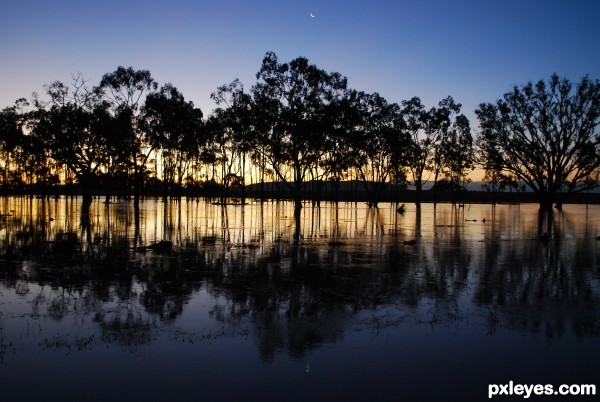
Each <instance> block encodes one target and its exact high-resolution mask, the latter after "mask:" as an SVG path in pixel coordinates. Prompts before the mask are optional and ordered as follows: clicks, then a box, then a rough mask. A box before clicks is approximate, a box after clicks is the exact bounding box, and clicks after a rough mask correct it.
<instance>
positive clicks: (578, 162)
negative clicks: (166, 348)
mask: <svg viewBox="0 0 600 402" xmlns="http://www.w3.org/2000/svg"><path fill="white" fill-rule="evenodd" d="M256 78H257V82H256V83H255V84H254V85H253V86H252V87H251V88H250V90H246V89H245V88H244V86H243V85H242V83H241V82H240V81H238V80H234V81H233V82H231V83H230V84H228V85H223V86H220V87H218V88H217V90H216V91H215V92H214V93H213V94H212V96H211V97H212V99H213V100H214V101H215V102H216V103H217V105H218V108H217V109H216V110H214V112H213V113H212V114H211V115H210V116H208V118H205V117H204V115H203V113H202V111H201V110H200V109H198V108H196V107H195V106H194V104H193V103H192V102H190V101H186V100H185V98H184V96H183V94H182V93H181V92H180V91H179V90H178V89H177V88H175V87H174V86H173V85H171V84H165V85H162V86H159V84H158V83H157V82H156V81H155V80H154V78H153V77H152V76H151V74H150V72H149V71H147V70H134V69H133V68H131V67H130V68H124V67H119V68H117V69H116V70H115V71H114V72H112V73H108V74H105V75H104V76H103V77H102V79H101V81H100V82H99V83H98V84H97V85H96V86H92V87H90V86H88V82H87V81H86V80H84V78H83V76H81V75H79V76H76V77H74V79H73V82H72V83H71V84H64V83H62V82H53V83H51V84H49V85H47V86H46V87H45V90H46V95H47V96H46V97H40V96H37V95H34V96H33V98H32V100H31V101H27V100H25V99H19V100H17V101H16V103H15V104H14V105H13V106H11V107H7V108H5V109H3V110H2V111H1V113H0V168H1V170H2V173H1V174H0V183H1V185H2V189H3V190H4V192H5V193H7V194H11V193H17V192H21V193H23V192H26V193H27V192H28V193H31V194H53V193H60V192H63V193H78V194H81V195H83V196H84V199H86V200H89V199H90V197H91V196H92V195H101V194H102V195H106V197H107V199H109V198H110V197H111V196H126V197H129V196H133V197H134V199H135V200H138V198H139V197H140V196H142V195H144V194H150V193H151V194H153V195H157V194H162V195H164V196H181V195H184V194H188V195H191V194H194V195H198V194H201V195H211V196H220V197H223V200H222V201H221V202H225V197H227V196H229V195H231V194H232V193H235V195H236V196H239V197H241V198H242V199H243V198H245V196H246V189H247V188H248V185H252V188H253V189H255V190H256V189H257V188H258V189H259V191H258V196H261V197H264V196H265V185H266V183H268V182H278V183H281V185H282V186H283V187H284V188H285V191H286V196H287V197H289V198H290V199H293V200H294V201H295V203H296V207H297V208H299V207H300V206H301V201H302V199H303V198H306V197H307V192H310V194H311V195H310V196H311V198H316V199H318V198H319V193H320V191H321V190H322V189H323V188H324V186H325V184H328V185H329V187H330V190H329V191H330V192H332V193H336V191H337V190H336V189H338V188H339V186H340V185H341V183H344V182H348V181H350V182H358V183H361V186H362V188H363V191H364V193H363V194H364V195H363V198H364V200H365V201H366V202H368V203H369V205H370V206H375V205H377V203H378V202H379V201H380V200H381V199H382V194H386V193H389V192H390V191H397V190H398V189H402V188H404V187H406V185H407V184H408V183H411V184H413V185H414V187H415V197H414V199H415V201H416V202H417V203H419V202H420V201H421V200H422V191H423V186H424V184H425V183H426V182H427V181H429V180H431V181H432V182H433V183H434V186H433V192H434V195H433V200H434V201H435V200H436V199H437V198H436V195H435V193H436V192H437V191H438V189H444V190H445V191H450V192H452V193H453V194H454V196H453V197H452V200H456V196H455V195H456V193H457V192H458V191H461V190H462V189H464V186H465V182H467V181H468V180H469V173H470V172H471V171H472V170H473V169H474V168H475V167H476V166H479V167H481V168H483V169H484V170H485V171H486V179H487V181H488V189H489V190H492V191H496V190H497V189H500V188H503V187H507V186H508V187H511V188H512V187H514V188H516V189H519V188H522V187H523V186H524V185H526V186H527V187H528V188H529V189H531V190H533V192H534V193H535V194H536V196H537V201H538V202H539V203H540V205H541V206H542V207H543V208H544V209H549V208H550V206H551V205H552V204H554V203H558V204H559V205H561V204H562V202H563V201H564V198H565V197H566V196H567V195H568V194H570V193H572V192H576V191H581V190H584V189H590V188H592V187H595V186H596V185H597V183H598V174H599V169H600V136H599V133H598V131H597V125H598V121H599V120H598V116H599V114H600V83H599V82H598V81H597V80H592V79H590V78H588V77H584V78H583V79H582V80H581V81H580V82H579V83H576V84H574V83H571V82H570V81H569V80H568V79H566V78H559V77H557V76H555V75H554V76H552V77H551V78H550V80H549V81H548V82H547V83H546V82H544V81H540V82H538V83H536V84H532V83H529V84H526V85H524V86H522V87H515V88H514V90H513V91H512V92H509V93H507V94H505V95H504V97H503V98H502V99H501V100H499V101H498V102H497V103H496V104H482V105H480V107H479V108H478V110H477V111H476V115H477V117H478V119H479V125H480V131H479V132H478V135H477V136H476V138H475V139H474V138H473V133H472V128H471V126H472V124H471V122H470V121H469V119H468V118H467V117H466V116H465V115H464V114H462V113H461V105H460V104H459V103H458V102H456V101H455V100H454V99H453V98H452V97H451V96H449V97H447V98H445V99H442V100H441V101H440V102H439V104H438V105H437V106H434V107H431V108H429V109H428V108H426V106H425V105H423V104H422V102H421V100H420V99H419V98H418V97H414V98H412V99H410V100H404V101H401V102H399V103H393V102H390V101H388V100H386V99H384V98H383V97H382V96H381V95H379V94H377V93H372V94H370V93H365V92H362V91H359V90H355V89H351V88H349V87H348V85H347V79H346V78H345V77H344V76H342V75H341V74H339V73H335V72H333V73H329V72H326V71H324V70H322V69H319V68H318V67H317V66H315V65H312V64H310V63H309V62H308V60H307V59H306V58H303V57H299V58H297V59H294V60H292V61H290V62H289V63H280V62H279V60H278V58H277V56H276V55H275V54H274V53H267V54H266V55H265V57H264V60H263V63H262V66H261V67H260V69H259V71H258V73H257V75H256ZM307 188H310V190H307ZM390 189H392V190H390ZM254 195H255V196H256V192H255V193H254ZM333 198H335V197H333ZM388 199H389V198H388ZM242 202H243V201H242Z"/></svg>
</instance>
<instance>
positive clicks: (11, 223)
mask: <svg viewBox="0 0 600 402" xmlns="http://www.w3.org/2000/svg"><path fill="white" fill-rule="evenodd" d="M0 213H2V215H1V216H0V260H1V261H0V385H1V386H0V395H1V396H0V399H1V400H3V401H33V400H86V401H107V400H130V401H137V400H140V401H164V400H173V401H188V400H189V401H198V400H223V401H238V400H261V401H270V400H273V401H305V400H316V401H321V400H327V401H336V400H344V401H365V400H377V401H384V400H391V401H399V400H409V401H410V400H444V401H446V400H457V401H458V400H463V401H469V400H484V399H487V397H488V384H507V383H508V382H509V381H514V382H515V383H521V384H553V385H554V386H555V387H558V386H559V385H561V384H588V383H589V384H596V386H600V377H599V375H598V373H600V371H599V369H598V362H599V361H600V259H599V257H600V241H599V240H597V239H596V236H599V235H600V206H589V207H586V206H585V205H566V206H565V207H564V211H563V212H556V214H555V221H554V226H553V227H552V228H551V231H552V233H554V237H553V238H551V239H545V241H543V240H540V233H542V234H543V233H546V231H547V230H548V228H539V226H538V225H539V223H538V214H537V205H497V206H496V207H492V206H491V205H466V206H465V207H464V208H458V207H456V206H452V205H448V204H438V205H437V207H435V208H434V206H433V205H431V204H424V205H423V206H422V208H421V210H420V211H418V210H417V209H416V208H415V207H414V205H407V210H406V212H405V213H404V214H397V213H396V210H395V205H392V204H381V205H380V207H379V208H378V209H368V208H367V206H366V205H364V204H355V203H339V204H333V203H331V204H329V203H327V204H321V206H320V207H316V206H312V205H311V204H306V205H305V207H304V208H303V209H302V211H301V215H300V216H295V215H294V209H293V205H292V204H290V203H285V202H279V203H277V202H265V203H259V202H250V203H249V204H247V205H244V206H239V205H226V206H222V205H213V204H212V203H210V202H205V201H204V200H196V199H194V200H186V199H184V200H182V201H180V202H175V201H170V202H163V201H162V200H146V201H143V202H142V203H141V204H140V206H139V208H135V207H134V205H133V203H128V202H115V203H110V204H106V203H104V202H102V201H100V200H96V201H94V202H93V203H92V204H91V206H89V208H87V207H83V206H82V203H81V201H80V200H79V199H77V198H75V199H71V198H68V199H66V198H64V197H63V198H60V199H54V198H52V199H29V198H16V197H15V198H3V199H0ZM159 242H160V243H159ZM152 245H155V246H156V245H158V247H153V246H152ZM148 246H150V247H148ZM599 390H600V389H599ZM498 398H499V399H508V398H507V397H506V396H503V397H498ZM521 398H522V397H521ZM536 398H537V399H539V400H543V399H544V397H539V396H537V397H536V396H532V399H536ZM578 398H579V399H578ZM578 398H575V399H578V400H580V399H581V397H578ZM596 398H597V396H596ZM551 399H552V400H559V399H560V398H555V397H553V398H551Z"/></svg>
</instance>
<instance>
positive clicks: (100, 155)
mask: <svg viewBox="0 0 600 402" xmlns="http://www.w3.org/2000/svg"><path fill="white" fill-rule="evenodd" d="M47 93H48V95H49V96H50V99H51V101H50V103H49V104H48V107H45V108H43V107H40V106H41V105H42V104H41V103H38V110H37V120H36V122H35V125H34V128H33V133H34V135H35V136H37V137H38V139H41V140H43V141H44V142H45V144H46V146H47V147H48V149H49V151H50V156H51V157H52V159H54V160H55V161H56V162H57V163H59V164H62V165H64V166H65V167H66V168H67V169H68V171H69V172H70V173H72V174H73V175H74V176H75V178H76V180H77V182H78V183H79V184H80V186H81V189H82V194H83V197H84V200H85V201H89V200H90V199H91V198H90V197H91V188H92V185H93V183H94V180H95V179H96V177H97V172H98V171H99V170H100V168H101V167H102V166H103V165H104V164H105V161H106V158H107V155H108V154H107V150H106V146H107V145H106V144H107V142H106V140H107V139H106V137H104V136H103V134H104V131H103V130H101V129H100V128H101V125H102V124H103V117H104V114H105V112H106V110H105V108H106V104H104V103H97V102H96V98H95V96H94V94H93V93H91V92H90V91H89V90H88V89H87V88H86V85H85V81H84V79H83V77H82V76H81V75H79V76H76V77H75V78H74V80H73V83H72V86H71V88H69V87H68V86H66V85H65V84H63V83H62V82H59V81H55V82H53V83H52V84H50V85H49V86H48V87H47Z"/></svg>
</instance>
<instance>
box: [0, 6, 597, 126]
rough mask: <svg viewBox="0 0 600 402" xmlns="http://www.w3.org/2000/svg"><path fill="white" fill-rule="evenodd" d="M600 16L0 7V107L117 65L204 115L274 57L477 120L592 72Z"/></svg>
mask: <svg viewBox="0 0 600 402" xmlns="http://www.w3.org/2000/svg"><path fill="white" fill-rule="evenodd" d="M311 13H313V14H314V15H315V18H311V16H310V14H311ZM599 20H600V1H598V0H561V1H556V0H543V1H542V0H540V1H538V0H503V1H493V0H477V1H452V0H425V1H420V0H419V1H417V0H413V1H403V0H397V1H391V0H390V1H377V0H369V1H366V0H365V1H356V0H346V1H333V0H331V1H328V0H321V1H315V0H305V1H274V0H273V1H271V0H270V1H260V0H254V1H250V0H248V1H242V0H206V1H200V0H198V1H177V0H173V1H168V2H167V1H149V0H148V1H128V0H118V1H115V0H102V1H100V0H97V1H92V0H86V1H84V0H81V1H67V0H53V1H47V0H43V1H42V0H37V1H31V0H12V1H10V0H0V108H3V107H6V106H10V105H12V104H13V102H14V101H15V100H16V99H17V98H20V97H25V98H29V97H30V96H31V93H32V92H33V91H37V92H39V93H40V94H43V92H44V89H43V86H44V84H48V83H50V82H52V81H55V80H60V81H63V82H65V83H69V82H70V81H71V76H72V74H76V73H78V72H80V73H82V74H83V76H84V77H85V78H86V79H89V80H90V81H89V84H90V86H93V85H96V84H97V83H98V82H99V80H100V79H101V77H102V75H103V74H105V73H108V72H112V71H114V70H115V69H116V67H118V66H120V65H122V66H124V67H129V66H132V67H134V68H135V69H148V70H150V72H151V73H152V76H153V77H154V78H155V79H156V80H157V81H158V82H159V84H164V83H167V82H171V83H173V85H175V86H176V87H177V88H178V89H179V90H180V91H181V92H182V93H183V95H184V96H185V98H186V99H188V100H192V101H193V102H194V104H195V105H196V106H198V107H200V108H201V109H202V111H203V112H204V114H205V116H206V115H208V114H209V113H210V112H211V111H212V110H213V109H214V107H215V105H214V103H213V102H212V101H211V100H210V93H211V92H213V91H214V90H215V89H216V88H217V86H219V85H221V84H225V83H229V82H231V81H232V80H234V79H235V78H239V79H240V80H241V81H242V82H243V83H244V84H245V85H246V87H247V88H250V86H251V85H252V84H253V83H254V82H256V80H255V74H256V72H257V71H258V69H259V68H260V64H261V61H262V58H263V56H264V54H265V53H266V52H267V51H274V52H275V53H276V54H277V55H278V57H279V60H280V62H287V61H290V60H292V59H293V58H296V57H298V56H305V57H307V58H308V59H309V60H310V61H311V62H312V63H314V64H316V65H317V66H319V67H320V68H323V69H325V70H327V71H329V72H332V71H337V72H340V73H341V74H343V75H345V76H346V77H348V80H349V85H350V86H351V87H352V88H355V89H358V90H363V91H366V92H379V93H380V94H381V95H383V96H384V97H385V98H386V99H388V101H391V102H401V101H402V100H404V99H409V98H411V97H413V96H419V97H421V99H422V100H423V102H424V103H425V105H426V106H427V107H431V106H434V105H435V104H437V102H438V101H439V100H440V99H442V98H444V97H446V96H448V95H452V96H453V97H454V99H455V100H456V101H458V102H460V103H462V104H463V112H464V113H466V114H467V115H468V116H470V117H471V118H472V119H474V117H473V116H474V115H473V111H474V110H475V108H476V107H477V105H478V104H479V103H481V102H484V101H485V102H493V101H495V100H496V99H498V98H499V97H501V96H502V94H504V93H505V92H507V91H509V90H510V89H511V88H512V87H513V86H514V85H517V84H518V85H521V84H524V83H526V82H528V81H537V80H540V79H547V78H548V77H549V76H550V75H551V74H552V73H553V72H556V73H558V74H559V75H561V76H566V77H568V78H570V79H572V80H575V81H578V80H579V79H580V78H581V77H582V76H584V75H585V74H589V75H590V76H591V77H592V78H600V51H599V50H600V23H599ZM472 125H473V126H474V127H476V126H477V123H476V121H472Z"/></svg>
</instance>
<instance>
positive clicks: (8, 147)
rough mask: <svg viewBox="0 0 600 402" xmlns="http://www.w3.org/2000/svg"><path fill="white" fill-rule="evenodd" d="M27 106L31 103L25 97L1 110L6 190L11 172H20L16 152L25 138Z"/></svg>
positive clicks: (0, 144) (0, 145) (0, 143)
mask: <svg viewBox="0 0 600 402" xmlns="http://www.w3.org/2000/svg"><path fill="white" fill-rule="evenodd" d="M27 106H29V103H28V102H27V101H26V100H25V99H18V100H17V101H16V102H15V104H14V105H13V106H11V107H7V108H4V109H3V110H2V111H0V155H1V156H2V157H1V161H2V162H3V166H2V185H3V187H4V189H5V191H6V189H7V187H8V186H9V184H10V183H11V181H12V180H11V176H12V174H11V173H13V172H15V173H17V172H19V168H18V166H16V162H17V160H16V153H17V152H19V147H20V145H22V144H23V140H24V139H23V137H24V133H23V128H24V126H25V125H26V122H27V117H26V115H25V112H24V109H25V108H26V107H27ZM17 174H18V173H17Z"/></svg>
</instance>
